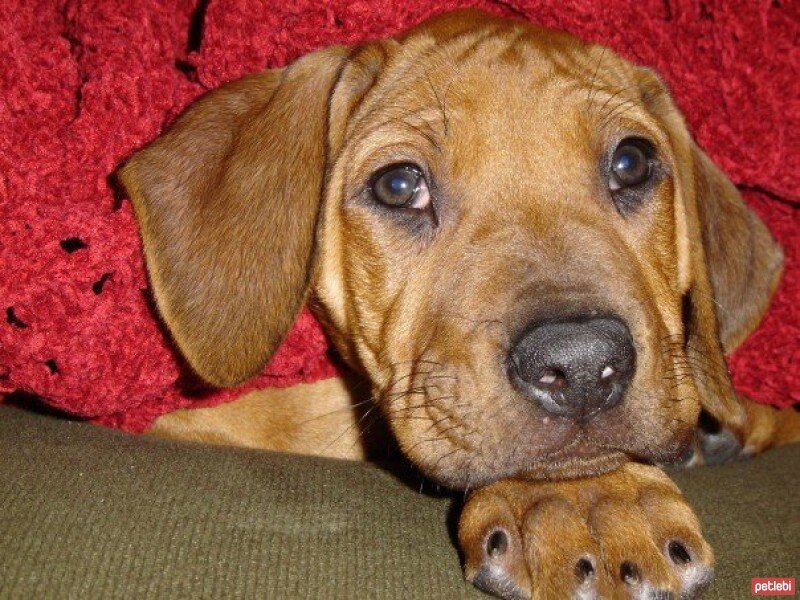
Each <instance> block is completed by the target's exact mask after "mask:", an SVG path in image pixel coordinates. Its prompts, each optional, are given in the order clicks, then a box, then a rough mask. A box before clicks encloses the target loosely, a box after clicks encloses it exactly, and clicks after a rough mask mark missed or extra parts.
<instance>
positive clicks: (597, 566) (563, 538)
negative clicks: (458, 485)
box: [459, 463, 714, 600]
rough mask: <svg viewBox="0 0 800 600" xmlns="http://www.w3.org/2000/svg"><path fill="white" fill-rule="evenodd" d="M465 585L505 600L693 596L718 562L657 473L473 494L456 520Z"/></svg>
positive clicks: (513, 485) (504, 485)
mask: <svg viewBox="0 0 800 600" xmlns="http://www.w3.org/2000/svg"><path fill="white" fill-rule="evenodd" d="M459 542H460V545H461V548H462V550H463V552H464V560H465V566H464V568H465V574H466V577H467V579H469V580H470V581H471V582H472V583H474V584H475V585H476V586H478V587H479V588H481V589H483V590H484V591H487V592H489V593H492V594H494V595H496V596H499V597H501V598H508V599H510V598H514V599H521V598H532V599H544V600H549V599H553V598H559V599H561V598H587V599H588V598H681V599H691V598H696V597H697V596H698V595H699V594H700V593H701V592H702V590H703V589H705V587H706V586H708V584H709V583H710V582H711V580H712V578H713V565H714V556H713V553H712V551H711V548H710V547H709V545H708V544H707V543H706V541H705V539H704V538H703V535H702V533H701V531H700V524H699V522H698V520H697V517H696V516H695V514H694V513H693V512H692V509H691V508H690V507H689V505H688V504H687V503H686V500H685V499H684V498H683V496H682V495H681V493H680V491H679V490H678V488H677V486H675V484H674V483H672V481H670V479H669V478H668V477H667V476H666V475H665V474H664V473H663V472H662V471H661V470H660V469H658V468H656V467H650V466H645V465H640V464H635V463H629V464H627V465H626V466H624V467H623V468H621V469H620V470H618V471H615V472H613V473H609V474H606V475H599V476H595V477H588V478H584V479H576V480H571V481H560V482H547V481H528V480H525V479H523V478H515V479H508V480H502V481H499V482H497V483H495V484H492V485H490V486H488V487H486V488H483V489H480V490H478V491H476V492H475V493H473V494H472V495H471V496H470V498H469V499H468V501H467V504H466V506H465V508H464V511H463V513H462V515H461V520H460V523H459Z"/></svg>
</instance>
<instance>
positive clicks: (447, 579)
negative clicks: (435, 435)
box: [0, 408, 800, 600]
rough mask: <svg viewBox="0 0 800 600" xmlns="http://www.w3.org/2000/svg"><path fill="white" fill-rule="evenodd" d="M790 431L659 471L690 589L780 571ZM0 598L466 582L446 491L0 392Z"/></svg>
mask: <svg viewBox="0 0 800 600" xmlns="http://www.w3.org/2000/svg"><path fill="white" fill-rule="evenodd" d="M798 465H800V447H792V448H784V449H780V450H777V451H774V452H771V453H769V454H767V455H765V456H763V457H758V458H756V459H753V460H751V461H749V462H746V463H739V464H734V465H727V466H723V467H716V468H707V469H698V470H695V471H692V472H688V473H682V474H679V475H678V476H677V480H678V481H679V483H680V485H681V486H682V487H683V489H684V490H685V492H686V494H687V495H688V496H689V498H690V499H691V500H692V501H693V504H694V506H695V507H696V509H697V512H698V514H699V516H700V518H701V520H702V522H703V523H704V526H705V531H706V533H707V537H708V539H709V541H710V542H711V543H712V545H713V546H714V547H715V550H716V553H717V557H718V578H717V582H716V583H715V584H714V587H713V588H712V590H711V591H710V592H709V593H708V594H707V596H706V597H708V598H724V599H726V600H729V599H731V598H749V597H750V589H749V581H750V578H751V577H755V576H797V575H798V571H800V569H798V566H800V544H799V543H798V540H800V512H799V510H798V509H799V505H798V475H800V473H798ZM0 474H2V480H1V481H2V487H1V488H0V598H47V597H52V598H56V597H57V598H215V599H216V598H234V597H235V598H381V599H383V598H472V597H474V598H481V597H484V596H483V595H482V594H480V593H479V592H477V591H475V590H473V589H472V588H470V586H468V585H467V584H465V583H464V582H463V581H462V579H461V572H460V568H459V557H458V552H457V550H456V548H455V547H454V545H453V539H452V527H453V524H454V520H455V518H456V506H455V503H454V502H453V500H451V499H450V498H448V497H438V498H437V497H430V496H427V495H421V494H420V493H419V491H418V490H416V489H412V488H411V487H409V486H407V485H405V484H403V483H401V482H400V481H399V480H397V479H396V478H394V477H393V476H391V475H389V474H388V473H386V472H384V471H382V470H380V469H379V468H377V467H374V466H371V465H365V464H358V463H349V462H343V461H333V460H323V459H315V458H309V457H297V456H290V455H280V454H272V453H265V452H257V451H247V450H240V449H227V448H219V447H210V446H200V445H192V444H180V443H171V442H166V441H161V440H156V439H150V438H146V437H134V436H128V435H125V434H122V433H119V432H116V431H111V430H106V429H101V428H97V427H93V426H91V425H88V424H82V423H75V422H70V421H65V420H59V419H55V418H52V417H44V416H41V415H34V414H30V413H26V412H23V411H21V410H17V409H11V408H0Z"/></svg>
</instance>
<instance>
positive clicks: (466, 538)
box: [121, 11, 800, 598]
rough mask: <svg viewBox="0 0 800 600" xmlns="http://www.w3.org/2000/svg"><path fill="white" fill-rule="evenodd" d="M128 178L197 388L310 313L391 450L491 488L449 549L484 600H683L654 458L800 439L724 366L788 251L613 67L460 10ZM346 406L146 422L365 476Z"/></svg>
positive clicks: (696, 572) (227, 96) (299, 85)
mask: <svg viewBox="0 0 800 600" xmlns="http://www.w3.org/2000/svg"><path fill="white" fill-rule="evenodd" d="M121 180H122V182H123V183H124V185H125V186H126V188H127V190H128V192H129V194H130V197H131V199H132V201H133V204H134V208H135V211H136V215H137V217H138V219H139V222H140V225H141V232H142V238H143V241H144V249H145V254H146V259H147V265H148V270H149V275H150V280H151V283H152V289H153V293H154V295H155V300H156V303H157V306H158V309H159V311H160V313H161V315H162V317H163V319H164V321H165V322H166V324H167V325H168V327H169V329H170V331H171V333H172V335H173V338H174V341H175V343H176V344H177V346H178V347H179V348H180V350H181V351H182V353H183V354H184V355H185V357H186V358H187V360H188V362H189V363H190V364H191V366H192V367H193V368H194V370H195V371H196V372H197V373H198V374H199V375H200V376H201V377H203V378H204V379H206V380H207V381H209V382H210V383H212V384H215V385H218V386H228V385H232V384H236V383H239V382H242V381H244V380H245V379H247V378H248V377H250V376H252V375H254V374H255V373H257V372H258V371H259V370H260V369H261V368H262V367H263V366H264V364H265V363H266V362H267V361H268V360H269V358H270V356H271V355H272V353H273V352H274V351H275V349H276V348H277V347H278V345H279V344H280V342H281V340H282V338H283V336H284V334H285V333H286V332H287V330H288V329H289V328H290V327H291V325H292V323H293V321H294V319H295V318H296V316H297V314H298V311H299V310H300V308H301V307H302V306H303V305H304V304H305V303H307V302H308V303H310V305H311V306H312V308H313V310H314V311H315V313H316V314H317V315H318V317H319V318H320V319H321V320H322V322H323V323H324V324H325V325H326V328H327V331H328V333H329V335H330V338H331V340H332V342H333V343H334V345H335V346H336V348H337V349H338V351H339V352H340V354H341V356H342V357H343V358H344V360H345V361H346V362H347V364H348V365H350V366H351V367H352V369H353V370H354V372H355V373H358V374H359V376H360V377H362V378H363V379H365V380H366V381H368V383H369V391H370V392H371V397H372V402H373V404H374V406H375V407H376V408H377V410H379V411H380V412H381V413H382V415H383V416H384V418H385V422H386V424H387V426H388V428H389V429H390V430H391V433H392V434H393V436H394V438H395V439H396V441H397V443H398V444H399V446H400V448H401V449H402V451H403V453H404V454H405V455H406V456H407V457H408V459H410V460H411V461H412V462H413V463H414V464H415V465H416V466H417V467H418V468H419V469H421V470H422V471H423V472H424V473H425V474H426V475H427V476H429V477H431V478H433V479H435V480H437V481H439V482H441V483H443V484H444V485H447V486H450V487H453V488H461V489H470V490H473V489H475V488H482V489H478V490H477V491H476V492H475V493H473V494H472V495H471V496H470V499H469V500H468V502H467V505H466V507H465V509H464V512H463V515H462V518H461V523H460V527H459V539H460V543H461V546H462V550H463V552H464V557H465V573H466V576H467V578H468V579H470V580H471V581H473V582H474V583H475V584H476V585H478V586H479V587H481V588H483V589H484V590H487V591H489V592H492V593H494V594H496V595H498V596H500V597H503V598H568V597H579V598H595V597H604V598H605V597H614V598H616V597H634V598H645V597H654V596H652V594H657V593H663V594H667V593H672V594H675V596H676V597H678V596H679V597H681V598H692V597H695V596H696V595H697V594H699V593H700V592H701V591H702V589H703V588H704V587H705V586H706V585H707V584H708V583H709V582H710V581H711V576H712V566H713V555H712V552H711V550H710V548H709V547H708V545H707V544H706V542H705V541H704V539H703V537H702V534H701V532H700V527H699V524H698V522H697V519H696V518H695V516H694V515H693V513H692V511H691V509H690V508H689V507H688V506H687V504H686V503H685V501H684V499H683V498H682V496H681V494H680V492H679V491H678V489H677V488H676V487H675V486H674V485H673V484H672V483H671V482H670V481H669V479H668V478H667V477H666V476H665V475H664V474H663V473H662V472H661V471H660V470H659V469H658V468H656V467H655V466H650V465H653V464H660V463H666V462H672V461H675V460H678V459H684V460H687V459H689V460H691V461H693V462H702V461H704V460H716V459H719V458H720V457H723V456H730V455H734V454H737V453H739V452H743V453H745V454H752V453H754V452H758V451H760V450H762V449H764V448H766V447H768V446H769V445H772V444H775V443H783V442H788V441H792V440H794V439H797V438H798V433H799V432H800V425H798V419H797V418H796V416H793V415H789V414H787V415H786V417H785V418H776V414H777V413H776V411H772V410H771V409H768V408H765V407H759V406H757V405H754V404H752V403H749V402H748V401H747V400H745V399H743V398H741V397H738V396H737V395H736V394H735V393H734V391H733V389H732V386H731V382H730V379H729V377H728V374H727V371H726V368H725V362H724V356H723V355H724V353H726V352H730V351H732V350H733V349H734V348H735V347H736V346H737V345H738V344H739V343H740V342H741V341H742V340H743V339H744V338H745V337H746V336H747V335H748V334H749V333H750V332H751V331H752V330H753V329H754V328H755V327H756V325H757V324H758V322H759V320H760V318H761V316H762V315H763V313H764V311H765V310H766V308H767V306H768V303H769V299H770V296H771V295H772V293H773V291H774V290H775V287H776V285H777V282H778V279H779V276H780V273H781V265H782V254H781V251H780V249H779V247H778V246H777V245H776V243H775V241H774V240H773V239H772V237H771V236H770V234H769V232H768V230H767V229H766V227H765V226H764V225H763V223H762V222H761V221H760V220H759V219H758V218H757V217H756V216H755V215H754V214H753V213H752V212H751V211H750V210H749V209H748V208H747V207H746V206H745V205H744V203H743V202H742V200H741V198H740V196H739V194H738V192H737V190H736V188H735V187H734V186H733V185H732V184H731V183H730V182H729V181H728V180H727V179H726V178H725V176H724V175H723V174H722V173H721V172H720V171H719V170H718V169H717V168H716V167H715V166H714V165H713V164H712V163H711V162H710V161H709V159H708V158H707V157H706V156H705V154H703V152H702V150H700V148H698V147H697V146H696V145H695V143H694V142H693V141H692V139H691V137H690V135H689V133H688V131H687V129H686V125H685V124H684V121H683V119H682V118H681V115H680V113H679V111H678V110H677V108H676V107H675V105H674V103H673V101H672V100H671V98H670V96H669V93H668V92H667V90H666V88H665V86H664V84H663V83H662V82H661V80H660V79H659V78H658V77H657V76H656V75H655V74H654V73H653V72H652V71H650V70H648V69H645V68H640V67H637V66H634V65H632V64H630V63H628V62H626V61H625V60H623V59H621V58H619V57H618V56H616V55H615V54H614V53H613V52H611V51H610V50H608V49H606V48H602V47H599V46H594V45H590V44H586V43H584V42H582V41H580V40H578V39H576V38H574V37H572V36H570V35H567V34H565V33H561V32H555V31H549V30H545V29H542V28H539V27H534V26H532V25H529V24H527V23H522V22H517V21H509V20H503V19H499V18H495V17H492V16H489V15H486V14H483V13H480V12H475V11H466V12H457V13H451V14H448V15H444V16H440V17H437V18H434V19H432V20H429V21H427V22H425V23H423V24H421V25H419V26H417V27H416V28H414V29H412V30H411V31H409V32H407V33H405V34H403V35H401V36H399V37H397V38H394V39H389V40H383V41H379V42H373V43H368V44H365V45H363V46H359V47H353V48H349V47H341V46H338V47H331V48H327V49H324V50H320V51H317V52H315V53H313V54H310V55H308V56H306V57H304V58H301V59H299V60H298V61H296V62H295V63H293V64H292V65H290V66H289V67H287V68H285V69H279V70H271V71H266V72H264V73H259V74H254V75H250V76H247V77H244V78H243V79H241V80H239V81H235V82H232V83H229V84H227V85H225V86H223V87H222V88H220V89H218V90H216V91H213V92H211V93H209V94H208V95H207V96H205V97H204V98H203V99H201V100H200V101H198V102H197V103H196V104H195V105H194V106H193V107H192V108H190V109H189V110H188V111H187V112H186V114H185V115H184V116H183V117H181V118H180V119H179V120H178V122H177V123H176V124H175V126H174V127H173V128H172V129H171V130H170V131H169V132H168V133H166V134H164V135H163V136H161V137H160V138H159V139H158V140H156V141H155V142H154V143H153V144H152V145H150V146H149V147H148V148H146V149H145V150H142V151H140V152H138V153H137V154H135V155H134V156H133V157H132V158H131V159H130V161H129V162H128V163H127V165H125V167H124V168H123V169H122V171H121ZM701 409H702V410H704V411H705V412H706V413H707V414H708V415H710V417H711V418H713V419H714V420H715V421H716V422H717V423H719V425H720V428H721V432H717V433H714V434H713V435H704V434H702V433H698V429H697V424H698V416H699V415H700V413H701ZM358 414H359V411H358V410H357V409H355V408H353V406H352V396H351V395H350V394H349V393H348V386H347V385H345V384H344V383H343V382H341V381H338V380H332V381H328V382H323V383H320V384H315V385H312V386H298V387H297V388H293V389H291V390H268V391H264V392H257V393H255V394H250V395H248V396H246V397H245V398H242V399H240V400H238V401H236V402H233V403H230V404H227V405H224V406H220V407H217V408H213V409H200V410H196V411H181V412H178V413H175V414H172V415H167V416H165V417H163V418H162V419H160V420H159V422H158V423H157V424H156V426H155V427H154V432H155V433H158V434H160V435H169V436H172V437H181V438H187V439H200V440H205V441H213V442H223V443H234V444H240V445H247V446H255V447H261V448H272V449H280V450H290V451H300V452H307V453H318V454H327V455H334V456H345V457H351V458H352V457H354V458H360V457H364V455H365V450H364V449H363V447H361V446H360V445H359V444H358V439H357V436H358V426H357V418H358ZM342 436H344V439H342ZM720 440H722V442H723V443H719V442H720ZM482 486H486V487H482ZM659 597H661V596H659Z"/></svg>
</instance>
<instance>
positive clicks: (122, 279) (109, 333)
mask: <svg viewBox="0 0 800 600" xmlns="http://www.w3.org/2000/svg"><path fill="white" fill-rule="evenodd" d="M468 4H471V5H478V6H481V7H483V8H487V9H489V10H493V11H495V12H498V13H500V14H506V15H516V16H522V17H524V18H527V19H529V20H531V21H534V22H538V23H541V24H543V25H547V26H551V27H557V28H561V29H566V30H568V31H570V32H572V33H574V34H577V35H579V36H582V37H584V38H586V39H589V40H592V41H598V42H602V43H605V44H608V45H610V46H611V47H613V48H615V49H616V50H617V51H618V52H620V53H621V54H623V55H625V56H626V57H628V58H630V59H632V60H634V61H637V62H639V63H642V64H647V65H651V66H653V67H655V68H657V69H658V70H659V71H660V72H661V73H662V74H663V75H664V77H665V78H666V80H667V81H668V83H669V84H670V86H671V87H672V89H673V91H674V94H675V96H676V98H677V100H678V103H679V105H680V106H681V107H682V109H683V110H684V112H685V113H686V116H687V118H688V121H689V124H690V126H691V128H692V130H693V132H694V133H695V135H696V137H697V139H698V140H699V142H700V143H701V145H702V146H704V147H705V148H706V149H707V150H708V152H709V154H710V155H711V157H712V158H713V159H714V160H715V161H716V162H717V163H718V164H719V165H720V166H721V167H722V168H723V169H724V170H725V171H726V172H727V173H728V175H729V176H730V177H731V178H732V179H733V181H734V182H736V183H737V184H738V185H739V186H740V188H741V189H742V190H743V191H744V193H745V197H746V199H747V200H748V202H750V203H751V205H752V206H754V207H755V209H756V210H757V211H758V212H759V214H760V215H761V216H762V217H763V218H764V219H765V220H766V221H767V223H768V224H769V225H770V227H771V228H772V230H773V232H774V233H775V235H776V236H777V237H778V239H779V241H780V242H781V243H782V244H783V247H784V248H785V250H786V258H787V269H786V275H785V277H784V280H783V283H782V285H781V287H780V290H779V293H778V296H777V298H776V300H775V302H774V304H773V307H772V310H771V311H770V313H769V315H768V316H767V318H766V320H765V321H764V324H763V325H762V327H761V329H760V330H759V331H758V332H757V333H756V334H755V335H754V336H753V337H752V338H751V339H750V340H749V341H748V342H747V343H746V345H745V346H744V348H742V349H741V350H740V351H739V352H737V353H736V355H735V356H734V357H732V359H731V368H732V370H733V373H734V380H735V382H736V384H737V385H738V387H739V389H741V390H742V391H744V392H747V393H749V394H751V395H752V396H753V397H754V398H756V399H757V400H760V401H763V402H768V403H771V404H775V405H788V404H791V403H793V402H797V401H800V369H798V365H800V341H798V340H800V307H799V306H798V302H797V300H798V298H800V181H798V175H800V147H798V145H799V144H800V83H799V82H800V77H799V76H798V68H799V67H800V47H798V45H797V43H796V42H797V39H798V35H800V3H797V2H789V1H785V0H772V1H771V2H770V1H757V0H708V1H704V2H697V1H690V0H495V1H494V2H490V1H484V2H477V3H476V2H456V1H452V0H371V1H367V0H361V1H351V0H325V1H318V0H294V1H292V2H260V1H257V0H211V1H210V2H208V1H203V0H200V2H197V1H196V0H192V1H188V0H140V1H137V2H130V1H129V0H71V1H64V0H17V1H15V0H0V57H2V60H1V61H0V86H1V89H2V92H1V93H0V299H1V300H2V304H0V309H2V311H3V313H4V314H3V320H2V321H0V392H12V391H16V390H21V391H24V392H28V393H32V394H36V395H38V396H41V397H42V398H43V399H44V401H45V402H47V403H48V404H50V405H52V406H53V407H55V408H57V409H60V410H63V411H66V412H68V413H71V414H73V415H78V416H82V417H88V418H92V419H95V420H97V421H99V422H102V423H105V424H109V425H114V426H117V427H122V428H125V429H128V430H132V431H140V430H142V429H143V428H144V427H146V426H147V425H148V424H149V423H150V422H151V421H152V420H153V419H154V418H155V417H156V416H158V415H159V414H162V413H164V412H167V411H169V410H173V409H175V408H177V407H183V406H189V405H194V404H204V405H208V404H213V403H217V402H221V401H224V400H227V399H231V398H233V397H236V396H237V395H238V394H240V393H241V391H242V389H241V388H240V389H239V390H229V391H222V392H215V393H212V394H204V395H200V396H198V394H196V393H193V392H191V391H190V390H189V389H188V388H187V386H186V385H184V384H183V383H182V379H181V372H182V369H183V368H182V367H181V364H180V360H179V358H178V357H177V355H176V353H175V351H174V350H173V349H172V348H171V347H170V344H169V341H168V339H167V338H166V335H165V333H164V331H163V329H162V328H161V327H160V326H159V325H158V322H157V319H156V317H155V314H154V311H153V309H152V306H151V304H150V303H149V301H148V295H147V290H146V288H147V279H146V275H145V271H144V267H143V261H142V253H141V246H140V242H139V239H138V236H137V229H136V223H135V220H134V218H133V215H132V212H131V207H130V203H129V202H128V201H127V200H126V199H125V198H124V196H123V195H122V194H120V193H119V191H118V190H116V189H115V187H114V185H113V180H112V179H111V177H110V176H111V174H112V173H113V171H114V170H115V167H116V166H117V165H119V164H120V162H121V161H123V160H124V159H125V158H126V157H127V156H129V155H130V153H131V152H132V151H133V150H134V149H136V148H138V147H140V146H142V145H144V144H145V143H147V142H148V141H149V140H151V139H153V138H154V137H155V136H157V135H158V133H159V132H160V131H162V130H163V129H164V127H165V126H166V125H167V124H168V123H170V122H171V120H172V119H174V118H175V116H176V115H177V114H178V113H179V112H180V111H181V110H182V109H183V108H184V107H186V106H187V105H188V104H189V103H190V102H191V101H192V100H193V99H194V98H196V97H197V96H199V95H200V94H202V93H203V92H204V91H205V90H206V89H209V88H213V87H216V86H218V85H220V84H221V83H223V82H225V81H228V80H230V79H233V78H235V77H238V76H240V75H242V74H244V73H247V72H250V71H255V70H260V69H262V68H265V67H277V66H282V65H285V64H286V63H288V62H290V61H291V60H293V59H294V58H296V57H298V56H300V55H302V54H304V53H306V52H309V51H311V50H314V49H316V48H319V47H321V46H325V45H329V44H333V43H356V42H358V41H361V40H364V39H368V38H376V37H382V36H387V35H391V34H393V33H395V32H397V31H399V30H400V29H403V28H405V27H408V26H410V25H412V24H414V23H417V22H419V21H420V20H422V19H423V18H425V17H427V16H429V15H430V14H433V13H436V12H441V11H443V10H446V9H450V8H454V7H456V6H464V5H468ZM326 350H327V342H326V340H325V338H324V336H323V334H322V332H321V330H320V328H319V325H318V324H317V323H316V322H315V321H314V319H313V318H312V317H311V316H310V315H308V314H304V315H302V316H301V318H300V320H299V322H298V324H297V325H296V327H295V329H294V331H293V332H292V333H291V335H290V336H289V338H288V339H287V341H286V343H285V344H284V346H283V347H282V349H281V350H280V351H279V353H278V355H277V356H276V357H275V358H274V359H273V361H272V362H271V364H270V365H269V366H268V368H267V369H266V370H265V372H264V374H263V375H262V376H260V377H259V378H257V379H256V380H255V381H253V382H251V383H250V384H249V385H248V387H250V388H252V387H254V386H262V387H263V386H268V385H291V384H294V383H297V382H300V381H313V380H316V379H319V378H322V377H326V376H330V375H332V374H334V373H335V368H334V366H333V365H332V363H331V362H330V360H329V358H328V357H327V356H326Z"/></svg>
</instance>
